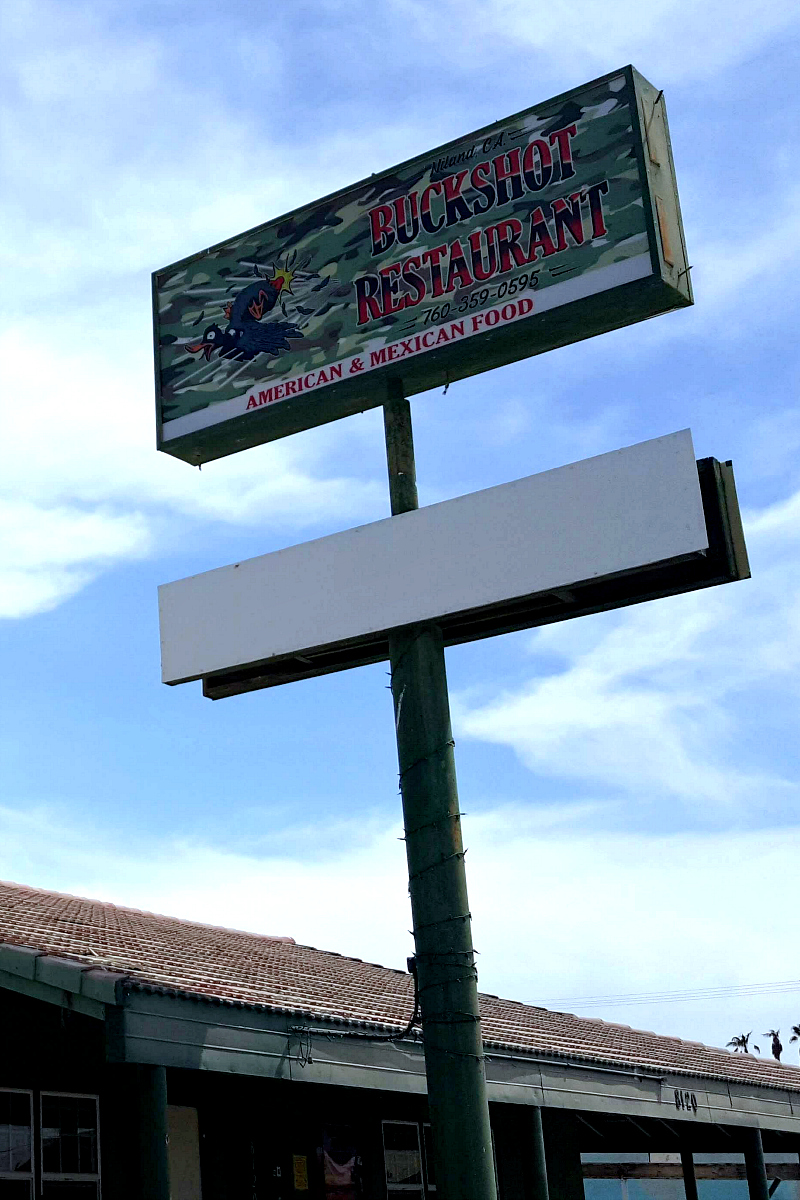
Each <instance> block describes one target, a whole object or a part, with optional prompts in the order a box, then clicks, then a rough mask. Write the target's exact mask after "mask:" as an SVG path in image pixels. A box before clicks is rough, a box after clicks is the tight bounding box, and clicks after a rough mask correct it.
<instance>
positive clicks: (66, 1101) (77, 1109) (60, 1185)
mask: <svg viewBox="0 0 800 1200" xmlns="http://www.w3.org/2000/svg"><path fill="white" fill-rule="evenodd" d="M41 1113H42V1196H43V1197H44V1198H45V1200H99V1196H100V1161H99V1160H100V1153H99V1131H98V1109H97V1097H96V1096H70V1095H58V1094H56V1093H52V1092H50V1093H48V1092H42V1098H41Z"/></svg>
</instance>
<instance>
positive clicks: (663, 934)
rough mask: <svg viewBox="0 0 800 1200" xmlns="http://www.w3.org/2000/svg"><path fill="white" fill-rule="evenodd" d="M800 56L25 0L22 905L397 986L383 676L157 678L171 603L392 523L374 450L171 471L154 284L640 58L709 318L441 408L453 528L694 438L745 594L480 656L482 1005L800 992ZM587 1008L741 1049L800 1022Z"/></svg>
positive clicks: (599, 31) (6, 643)
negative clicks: (246, 570)
mask: <svg viewBox="0 0 800 1200" xmlns="http://www.w3.org/2000/svg"><path fill="white" fill-rule="evenodd" d="M799 32H800V20H799V19H798V18H797V14H796V8H795V6H793V5H790V4H789V3H783V2H779V0H764V3H762V4H761V5H759V6H758V7H757V8H754V7H753V6H751V5H748V4H745V3H744V0H728V2H726V3H725V4H723V3H722V2H721V0H709V2H707V3H706V4H704V5H697V4H689V3H685V2H683V0H653V2H651V3H650V4H649V5H647V6H644V5H640V4H632V3H627V2H625V0H609V2H608V3H606V4H605V5H603V6H598V5H596V4H591V3H590V0H575V2H573V3H571V4H566V3H553V4H551V5H549V6H548V7H547V9H546V11H544V10H542V9H541V8H540V7H538V6H532V5H528V4H525V3H518V2H516V0H482V2H480V3H479V2H478V0H466V2H465V3H460V4H456V3H454V2H451V0H437V3H436V4H433V3H422V2H419V0H385V2H384V3H383V4H382V5H380V6H375V5H368V4H366V3H361V2H358V0H351V2H349V3H347V4H344V3H339V2H334V0H328V2H325V0H315V2H314V3H294V4H291V5H284V4H280V3H278V4H270V5H267V4H263V3H253V2H252V0H250V2H249V3H246V4H245V3H237V2H236V0H233V2H230V3H228V4H226V5H224V6H219V5H212V4H209V3H206V2H205V0H198V3H197V4H194V5H192V6H191V8H189V9H187V7H186V6H185V5H183V4H177V3H169V2H167V3H165V2H163V0H162V2H159V3H157V4H136V3H131V4H128V5H125V6H121V7H120V6H113V7H112V6H111V5H106V4H100V3H84V4H73V3H70V2H69V0H60V2H59V3H57V4H48V3H44V2H34V3H24V2H22V3H19V4H15V5H14V6H6V7H5V9H4V10H3V13H2V16H0V34H1V35H2V41H3V45H4V48H5V50H4V55H5V66H6V70H5V88H4V91H3V96H2V99H1V100H0V104H1V105H2V109H1V110H0V128H2V138H3V155H2V162H1V163H0V172H2V174H3V176H4V178H3V179H2V187H1V188H0V214H1V215H2V228H3V231H4V234H3V237H2V242H0V263H1V265H2V271H0V279H1V280H2V283H0V287H1V288H2V292H1V299H0V304H2V320H0V381H1V383H0V388H1V391H0V395H1V397H2V400H1V402H0V656H1V657H0V661H2V663H3V674H4V686H3V689H2V702H1V703H2V722H1V723H0V876H2V877H4V878H6V879H14V880H17V881H19V882H24V883H28V884H33V885H37V886H42V887H50V888H55V889H60V890H64V891H72V892H78V893H80V894H84V895H91V896H97V897H101V898H106V899H110V900H114V901H117V902H120V903H126V904H131V905H135V906H137V907H142V908H151V909H156V910H159V911H164V912H169V913H173V914H175V915H180V916H186V917H193V918H196V919H200V920H206V921H211V922H214V923H220V924H231V925H236V926H238V927H242V928H248V929H254V930H260V931H263V932H273V933H279V934H290V935H292V936H294V937H296V938H297V939H298V940H300V941H304V942H308V943H311V944H313V945H317V946H321V947H325V948H329V949H334V950H339V951H341V952H343V953H348V954H353V955H356V956H358V957H364V958H367V959H370V960H373V961H380V962H386V963H388V964H392V965H401V964H402V963H403V961H404V958H405V955H406V954H407V953H408V952H410V949H411V939H410V937H409V935H408V933H407V930H408V927H409V913H408V906H407V901H406V883H405V864H404V857H403V847H402V843H401V842H400V841H399V840H398V837H399V834H400V832H401V830H400V825H399V800H398V795H397V781H396V760H395V750H394V743H393V724H392V715H391V703H390V697H389V693H388V691H387V690H386V683H387V678H386V671H385V667H383V666H378V667H372V668H365V669H363V670H360V671H355V672H350V673H345V674H340V675H335V676H328V677H326V678H323V679H319V680H316V681H309V682H305V683H302V684H295V685H292V686H290V687H286V688H278V689H274V690H271V691H269V692H263V693H258V694H253V695H249V696H244V697H238V698H235V699H229V700H225V701H221V702H218V703H216V704H212V703H210V702H209V701H206V700H203V698H202V696H201V694H200V689H199V685H187V686H184V687H179V688H172V689H168V688H165V687H163V686H162V685H161V683H160V670H159V645H158V626H157V603H156V588H157V585H158V584H159V583H163V582H166V581H168V580H172V579H177V578H181V577H183V576H185V575H188V574H192V573H195V572H197V571H201V570H206V569H209V568H212V567H216V566H221V565H223V564H224V563H228V562H233V561H236V560H237V559H240V558H243V557H248V556H252V555H255V554H260V553H265V552H267V551H269V550H271V549H276V548H279V547H281V546H287V545H292V544H294V543H296V542H299V541H303V540H306V539H308V538H312V537H318V536H322V535H324V534H326V533H329V532H333V531H335V530H339V529H345V528H348V527H350V526H352V525H354V524H358V523H362V522H365V521H370V520H376V519H379V518H381V517H383V516H385V515H387V513H388V499H387V489H386V482H385V467H384V458H383V445H382V427H381V421H380V415H379V413H377V412H371V413H367V414H364V415H362V416H359V417H354V418H350V419H348V420H346V421H342V422H338V423H336V424H335V425H331V426H327V427H325V428H322V429H318V430H314V431H311V432H308V433H304V434H300V435H298V436H296V437H294V438H291V439H286V440H284V441H282V442H280V443H275V444H272V445H270V446H264V447H259V448H256V449H254V450H249V451H246V452H245V453H242V454H240V455H237V456H235V457H233V458H229V459H226V460H222V461H220V462H217V463H212V464H209V465H208V466H207V467H205V468H204V469H203V471H202V472H197V471H196V470H193V469H192V468H190V467H189V466H187V465H185V464H184V463H181V462H178V461H177V460H173V459H171V458H169V457H167V456H165V455H161V454H158V453H157V452H156V451H155V449H154V441H155V432H154V415H153V386H152V361H151V330H150V295H149V275H150V272H151V271H152V270H153V269H155V268H158V267H161V266H163V265H165V264H166V263H169V262H172V261H175V260H176V259H178V258H181V257H182V256H184V255H186V254H190V253H193V252H195V251H198V250H200V249H201V248H202V247H204V246H207V245H211V244H213V243H215V242H217V241H220V240H222V239H224V238H226V237H229V236H231V235H233V234H235V233H237V232H240V231H242V230H244V229H247V228H249V227H251V226H253V225H255V224H257V223H260V222H262V221H265V220H267V219H269V218H271V217H274V216H277V215H279V214H280V213H282V212H284V211H286V210H288V209H290V208H294V207H296V206H297V205H300V204H302V203H304V202H307V201H311V200H313V199H314V198H315V197H317V196H320V195H323V194H325V193H328V192H330V191H332V190H334V189H336V188H339V187H342V186H345V185H347V184H349V183H352V182H354V181H355V180H357V179H359V178H361V177H363V176H364V175H366V174H368V173H370V172H372V171H378V170H381V169H383V168H385V167H388V166H391V165H392V164H393V163H395V162H399V161H401V160H403V159H405V158H407V157H410V156H412V155H415V154H417V153H422V152H424V151H425V150H427V149H429V148H432V147H435V146H437V145H439V144H441V143H442V142H445V141H447V140H448V139H450V138H453V137H456V136H458V135H459V134H462V133H465V132H467V131H469V130H470V129H473V128H476V127H479V126H481V125H484V124H486V123H487V122H489V121H492V120H494V119H498V118H502V117H504V116H506V115H508V114H509V113H513V112H516V111H519V110H520V109H523V108H526V107H528V106H530V105H531V104H534V103H536V102H537V101H540V100H544V99H546V98H547V97H548V96H550V95H553V94H555V93H557V92H560V91H563V90H565V89H567V88H570V87H573V86H577V85H578V84H580V83H582V82H584V81H586V80H588V79H590V78H592V77H594V76H596V75H599V74H602V73H605V72H607V71H610V70H613V69H615V68H616V67H619V66H621V65H623V64H624V63H627V62H633V63H634V65H635V66H636V67H637V68H638V69H639V70H640V71H641V72H642V73H643V74H644V75H645V76H647V77H648V78H649V79H650V80H651V81H652V82H653V83H654V84H655V85H656V86H657V87H663V88H664V89H665V95H666V100H667V106H668V111H669V118H670V126H671V132H672V140H673V148H674V153H675V160H676V167H677V172H678V182H679V188H680V193H681V200H682V205H683V215H684V222H685V226H686V235H687V243H688V248H689V256H690V261H691V262H692V263H693V279H694V286H695V294H696V304H695V306H694V308H692V309H688V310H684V311H682V312H678V313H673V314H669V315H666V316H662V317H659V318H658V319H657V320H654V321H650V322H647V323H644V324H642V325H638V326H634V327H632V328H629V329H625V330H620V331H617V332H615V333H610V334H607V335H605V336H603V337H601V338H596V339H593V340H590V341H587V342H584V343H580V344H578V345H575V346H571V347H567V348H565V349H562V350H559V351H556V352H553V353H551V354H547V355H543V356H540V357H538V358H535V359H531V360H529V361H527V362H523V363H519V364H516V365H514V366H510V367H506V368H503V369H501V370H498V371H495V372H493V373H491V374H487V375H484V376H481V377H477V378H475V379H472V380H469V381H464V382H461V383H458V384H455V385H453V386H451V387H450V389H449V391H448V393H447V395H446V396H444V395H442V394H441V393H440V392H432V393H427V394H425V395H423V396H420V397H417V398H415V400H414V402H413V412H414V421H415V433H416V442H417V462H418V473H419V482H420V494H421V500H422V502H423V503H431V502H434V501H436V500H440V499H444V498H447V497H450V496H456V495H460V494H462V493H464V492H468V491H474V490H477V489H478V488H481V487H486V486H490V485H492V484H496V483H501V482H504V481H507V480H513V479H516V478H519V477H521V476H523V475H527V474H531V473H533V472H535V471H538V470H545V469H548V468H550V467H554V466H559V465H561V464H563V463H566V462H571V461H574V460H576V459H579V458H582V457H586V456H588V455H592V454H598V453H603V452H605V451H608V450H613V449H616V448H618V447H620V446H623V445H629V444H632V443H634V442H636V441H640V440H643V439H645V438H649V437H654V436H658V435H660V434H663V433H669V432H672V431H674V430H676V429H680V428H684V427H686V426H689V427H691V429H692V431H693V434H694V438H695V448H696V451H697V454H698V457H700V456H704V455H715V456H716V457H718V458H721V459H727V458H731V459H733V461H734V466H735V469H736V476H737V483H738V488H739V495H740V500H741V503H742V507H743V510H744V514H745V520H746V528H747V536H748V545H749V550H750V556H751V564H752V569H753V578H752V580H751V581H749V582H747V583H740V584H736V585H734V586H731V587H727V588H720V589H714V590H712V591H709V592H703V593H697V594H694V595H691V596H683V597H676V598H673V599H670V600H665V601H660V602H657V603H654V604H650V605H646V606H640V607H638V608H635V609H630V610H625V611H622V612H619V613H612V614H605V615H601V616H597V617H591V618H584V619H582V620H580V621H573V622H568V623H566V624H563V625H557V626H553V627H550V628H547V629H543V630H540V631H535V632H527V633H520V634H515V635H512V636H508V637H505V638H496V639H492V640H490V641H486V642H483V643H477V644H475V645H472V646H466V647H461V648H458V649H454V650H452V651H450V652H449V654H448V671H449V678H450V685H451V693H452V704H453V713H454V723H455V732H456V738H457V763H458V770H459V784H460V792H461V798H462V807H463V809H464V810H465V812H466V813H467V814H468V816H467V817H466V819H465V836H466V841H467V843H468V845H469V848H470V849H469V854H468V858H467V863H468V870H469V883H470V895H471V905H472V909H473V913H474V914H475V939H476V944H477V946H478V948H479V950H480V960H479V964H480V971H481V976H480V978H481V986H482V987H483V988H484V989H485V990H487V991H491V992H496V993H501V994H504V995H507V996H510V997H513V998H516V999H520V1000H526V1001H532V1002H535V1001H540V1000H547V999H548V998H554V997H569V998H576V997H586V996H590V995H591V996H595V995H610V994H620V993H625V994H627V993H634V992H656V991H663V990H671V989H694V988H702V987H710V986H716V985H729V984H730V985H737V984H749V983H755V982H759V981H773V980H784V979H793V978H795V977H796V976H798V975H800V971H798V970H797V968H796V966H795V965H794V964H795V955H794V951H795V946H796V940H797V939H796V912H797V908H798V899H799V896H798V893H799V892H800V887H799V886H798V870H797V862H798V851H800V807H799V803H798V802H799V801H800V788H798V782H797V780H798V770H797V768H798V749H797V735H796V727H797V712H798V690H799V689H798V678H800V675H799V674H798V666H800V639H799V638H798V633H800V606H799V605H798V599H799V598H800V554H799V553H798V552H799V550H800V468H798V450H799V449H800V408H799V407H798V400H797V382H798V354H797V316H796V313H797V293H798V284H797V274H798V266H800V216H798V213H800V171H799V170H798V165H797V163H798V128H800V121H799V120H798V116H800V113H799V112H798V109H800V104H799V103H798V99H797V93H796V87H795V86H794V83H795V77H796V63H797V52H798V33H799ZM571 1007H572V1008H573V1009H575V1010H576V1011H582V1010H581V1006H580V1005H579V1004H574V1005H572V1006H571ZM585 1011H587V1013H589V1012H591V1015H601V1016H605V1017H607V1018H608V1019H610V1020H617V1021H624V1022H629V1023H632V1024H635V1025H638V1026H644V1027H647V1028H655V1029H658V1030H660V1031H662V1032H667V1033H677V1034H680V1035H682V1036H686V1037H690V1038H691V1037H693V1038H699V1039H704V1040H707V1041H711V1042H714V1043H717V1044H719V1043H724V1042H725V1041H727V1039H728V1038H729V1037H730V1036H731V1035H732V1034H733V1033H739V1032H741V1031H742V1030H744V1031H745V1032H746V1031H747V1030H748V1029H750V1028H755V1029H756V1030H757V1032H761V1030H762V1028H764V1029H766V1028H769V1027H770V1026H772V1025H773V1024H774V1025H776V1026H780V1027H781V1028H782V1029H783V1030H784V1031H785V1030H787V1029H788V1026H789V1025H790V1024H794V1023H796V1022H798V1021H800V989H798V990H797V991H795V992H793V993H786V994H780V995H777V996H767V997H764V996H755V997H750V998H748V999H746V1000H744V999H741V998H740V999H728V1000H725V1001H723V1002H715V1003H713V1004H712V1003H709V1002H703V1003H691V1002H684V1003H680V1004H671V1005H666V1004H661V1005H646V1006H645V1005H627V1006H618V1007H614V1006H607V1007H606V1008H602V1007H601V1008H592V1009H591V1010H590V1009H589V1008H588V1007H587V1008H586V1009H585ZM764 1048H765V1049H766V1045H765V1046H764ZM792 1053H794V1048H793V1050H792Z"/></svg>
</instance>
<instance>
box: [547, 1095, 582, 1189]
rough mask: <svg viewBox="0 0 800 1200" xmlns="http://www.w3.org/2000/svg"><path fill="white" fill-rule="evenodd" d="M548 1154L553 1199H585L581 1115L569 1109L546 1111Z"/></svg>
mask: <svg viewBox="0 0 800 1200" xmlns="http://www.w3.org/2000/svg"><path fill="white" fill-rule="evenodd" d="M542 1124H543V1126H544V1144H545V1152H546V1154H547V1183H548V1186H549V1189H550V1195H551V1196H552V1197H553V1200H584V1195H585V1192H584V1187H583V1167H582V1165H581V1146H580V1136H579V1132H580V1131H579V1128H578V1117H577V1114H576V1113H574V1112H570V1111H569V1110H568V1109H559V1108H547V1109H545V1111H544V1113H543V1114H542Z"/></svg>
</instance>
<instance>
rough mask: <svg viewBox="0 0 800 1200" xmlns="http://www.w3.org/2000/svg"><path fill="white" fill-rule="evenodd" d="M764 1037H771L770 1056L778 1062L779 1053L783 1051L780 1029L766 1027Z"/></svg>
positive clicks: (779, 1058) (779, 1059)
mask: <svg viewBox="0 0 800 1200" xmlns="http://www.w3.org/2000/svg"><path fill="white" fill-rule="evenodd" d="M764 1037H768V1038H772V1057H773V1058H776V1059H777V1060H778V1062H780V1061H781V1054H782V1053H783V1046H782V1045H781V1031H780V1029H768V1030H767V1032H766V1033H765V1034H764Z"/></svg>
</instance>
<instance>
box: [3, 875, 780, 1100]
mask: <svg viewBox="0 0 800 1200" xmlns="http://www.w3.org/2000/svg"><path fill="white" fill-rule="evenodd" d="M3 943H4V944H6V945H10V946H18V947H19V946H22V947H26V948H28V949H30V950H34V951H36V952H37V953H39V954H42V955H54V956H58V957H59V958H68V959H72V960H74V961H76V962H78V963H82V964H85V965H86V967H87V968H90V969H92V970H95V971H96V970H98V969H100V970H106V971H108V972H109V973H113V974H116V975H118V976H121V977H123V978H124V986H125V987H126V988H129V989H144V990H154V991H158V992H166V993H169V994H179V995H184V996H189V997H194V998H195V999H198V1000H206V1001H210V1002H215V1003H222V1004H235V1005H243V1006H246V1007H252V1008H262V1009H269V1010H271V1011H273V1012H283V1013H289V1014H293V1015H303V1016H307V1017H312V1018H314V1019H316V1020H337V1021H344V1022H347V1023H352V1024H354V1025H358V1026H361V1027H362V1028H363V1027H365V1026H366V1027H371V1028H375V1027H378V1028H380V1029H381V1030H383V1031H386V1030H393V1029H397V1030H401V1029H403V1028H405V1026H406V1025H407V1023H408V1021H409V1019H410V1017H411V1014H412V1009H413V981H412V979H411V976H410V975H409V974H407V973H406V972H405V971H397V970H393V969H392V968H388V967H382V966H379V965H377V964H376V963H367V962H362V961H361V959H357V958H347V957H344V956H343V955H340V954H334V953H332V952H330V951H326V950H317V949H315V948H314V947H313V946H301V945H297V944H296V943H295V942H294V940H293V939H292V938H287V937H268V936H265V935H263V934H255V933H243V932H242V931H240V930H237V929H223V928H219V927H217V926H214V925H202V924H199V923H197V922H194V921H183V920H179V919H177V918H175V917H164V916H159V915H157V914H155V913H149V912H141V911H139V910H138V909H133V908H123V907H120V906H119V905H115V904H109V903H105V902H102V901H98V900H86V899H82V898H80V897H77V896H66V895H62V894H60V893H58V892H46V891H41V890H39V889H37V888H30V887H23V886H21V885H20V884H14V883H0V944H3ZM481 1015H482V1029H483V1036H484V1042H485V1044H486V1046H487V1049H489V1050H491V1049H492V1048H495V1049H498V1048H502V1049H504V1050H515V1051H521V1052H523V1053H530V1054H535V1055H537V1056H543V1057H547V1058H559V1059H572V1060H575V1061H579V1062H584V1063H597V1064H602V1065H617V1064H625V1065H627V1066H631V1067H638V1068H642V1069H643V1070H645V1071H649V1072H654V1073H658V1074H664V1073H676V1074H688V1075H695V1076H700V1077H706V1078H715V1079H723V1080H727V1081H732V1082H739V1083H747V1084H755V1085H757V1086H761V1087H777V1088H784V1089H786V1088H788V1089H790V1090H792V1091H800V1069H799V1068H797V1067H792V1066H788V1065H785V1064H783V1063H777V1062H773V1061H771V1060H766V1059H759V1058H754V1057H753V1056H752V1055H749V1054H731V1053H729V1052H728V1051H727V1050H719V1049H714V1048H713V1047H709V1046H704V1045H702V1044H701V1043H700V1042H687V1041H682V1040H681V1039H680V1038H671V1037H664V1036H662V1035H660V1034H655V1033H650V1032H645V1031H642V1030H638V1029H631V1028H630V1027H629V1026H627V1025H616V1024H613V1023H610V1022H607V1021H602V1020H599V1019H597V1018H593V1017H577V1016H573V1015H572V1014H571V1013H562V1012H553V1011H551V1010H549V1009H545V1008H539V1007H534V1006H532V1005H528V1004H519V1003H516V1002H515V1001H512V1000H501V999H499V998H498V997H496V996H488V995H482V996H481Z"/></svg>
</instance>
